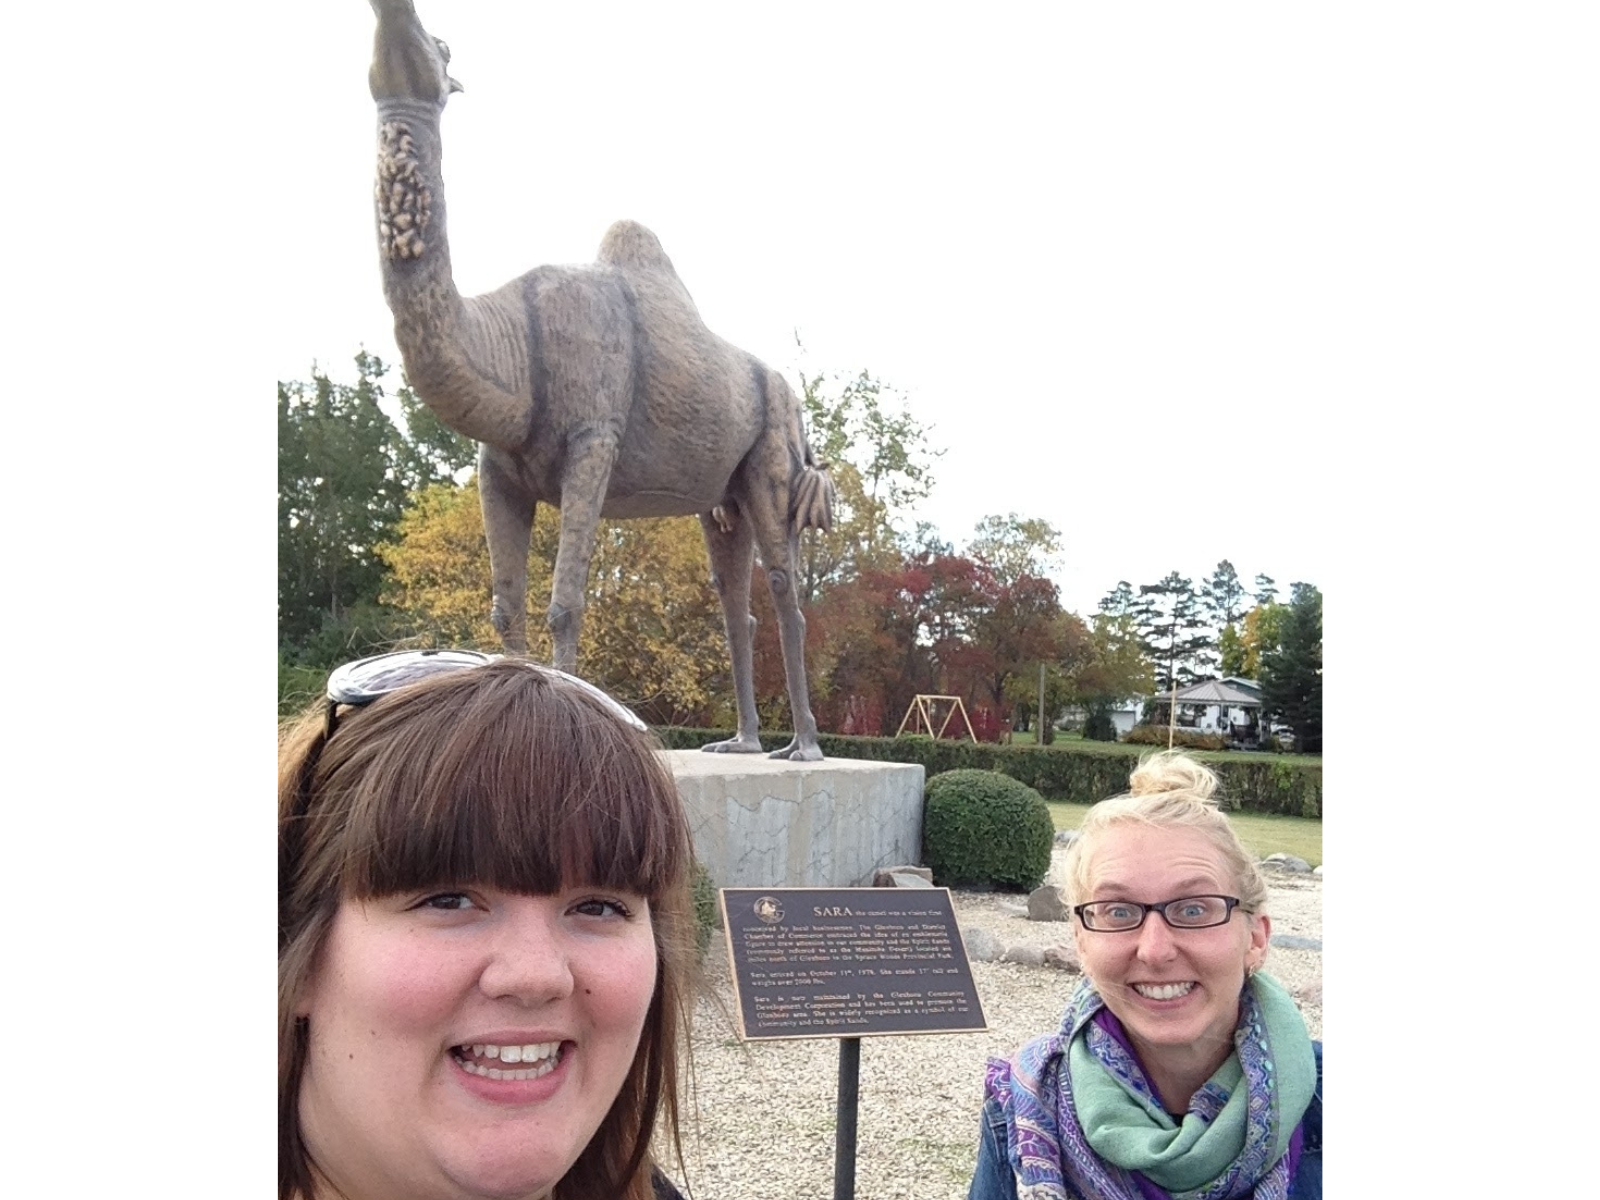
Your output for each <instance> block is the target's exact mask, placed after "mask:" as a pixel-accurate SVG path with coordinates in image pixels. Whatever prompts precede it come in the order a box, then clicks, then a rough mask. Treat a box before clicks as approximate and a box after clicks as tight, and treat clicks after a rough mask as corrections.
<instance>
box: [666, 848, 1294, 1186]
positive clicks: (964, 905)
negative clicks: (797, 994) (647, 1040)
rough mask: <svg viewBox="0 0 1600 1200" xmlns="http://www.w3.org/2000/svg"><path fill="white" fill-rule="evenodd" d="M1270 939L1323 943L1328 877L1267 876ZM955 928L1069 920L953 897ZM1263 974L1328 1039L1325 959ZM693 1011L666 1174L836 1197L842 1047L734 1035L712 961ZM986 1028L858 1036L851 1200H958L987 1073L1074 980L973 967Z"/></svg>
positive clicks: (1049, 1015) (1277, 966) (731, 1007)
mask: <svg viewBox="0 0 1600 1200" xmlns="http://www.w3.org/2000/svg"><path fill="white" fill-rule="evenodd" d="M1268 882H1269V884H1271V889H1272V891H1271V904H1270V907H1269V909H1268V911H1269V913H1270V914H1271V916H1272V921H1273V934H1274V935H1278V934H1295V935H1299V936H1302V937H1311V938H1317V939H1319V940H1320V939H1321V937H1322V882H1321V880H1320V879H1319V878H1316V877H1313V876H1283V875H1276V876H1269V877H1268ZM951 895H952V901H953V906H954V908H955V913H956V920H957V922H958V924H959V925H960V926H961V928H962V930H963V931H966V930H969V929H972V928H983V929H987V930H989V931H990V932H991V933H993V934H994V935H995V936H996V937H997V938H999V940H1000V941H1001V942H1002V943H1003V944H1005V945H1008V946H1012V945H1017V944H1027V945H1035V946H1038V947H1040V948H1044V947H1047V946H1051V945H1055V944H1057V943H1058V942H1061V941H1064V940H1066V939H1067V938H1068V937H1069V936H1070V935H1069V934H1068V928H1067V926H1066V925H1065V924H1064V923H1058V922H1043V921H1029V920H1028V919H1027V917H1026V911H1027V908H1026V904H1025V903H1024V902H1025V900H1026V897H1024V896H1018V895H997V894H983V893H974V892H961V891H956V892H952V893H951ZM1266 969H1267V971H1268V972H1269V973H1271V974H1272V975H1274V976H1275V977H1276V978H1277V979H1278V980H1279V982H1281V983H1282V984H1283V985H1284V986H1285V987H1287V988H1289V989H1290V991H1291V992H1293V993H1294V994H1295V995H1296V996H1297V997H1300V999H1301V1011H1302V1012H1303V1014H1304V1016H1305V1019H1306V1025H1307V1026H1308V1027H1309V1029H1310V1030H1311V1036H1312V1037H1314V1038H1320V1037H1321V1036H1322V1007H1321V974H1322V955H1321V953H1320V952H1319V951H1313V950H1290V949H1285V948H1282V947H1278V946H1274V947H1272V949H1271V950H1270V952H1269V953H1268V956H1267V965H1266ZM706 973H707V979H706V984H707V988H706V991H707V995H706V996H705V997H703V998H702V999H701V1001H700V1003H699V1005H698V1007H697V1009H696V1012H695V1033H694V1046H693V1052H694V1073H695V1085H696V1086H695V1095H694V1097H693V1098H692V1100H691V1106H690V1110H689V1111H688V1112H687V1113H686V1114H685V1128H684V1157H685V1159H686V1160H687V1170H686V1171H682V1172H680V1171H678V1170H677V1169H676V1164H674V1169H673V1170H672V1171H671V1172H670V1173H671V1174H672V1175H673V1176H674V1177H675V1178H676V1177H679V1176H680V1175H686V1176H687V1178H686V1179H680V1184H681V1185H682V1186H683V1191H684V1193H685V1195H686V1196H689V1197H690V1198H691V1200H799V1198H801V1197H816V1198H818V1200H825V1198H826V1197H830V1196H832V1195H833V1158H834V1106H835V1102H836V1099H837V1096H838V1085H839V1079H838V1073H839V1044H838V1042H837V1041H835V1040H833V1039H820V1038H819V1039H800V1040H794V1041H782V1042H752V1043H749V1044H745V1043H742V1042H740V1041H739V1040H738V1036H737V1033H736V1032H735V1030H736V1023H735V1021H734V1019H733V1016H732V1014H733V1013H734V1012H735V1011H736V1007H735V1003H734V996H733V988H732V983H731V981H730V979H729V973H728V964H727V961H726V955H725V954H724V953H719V952H718V951H717V948H716V946H715V944H713V951H712V953H711V954H710V955H709V956H708V957H707V960H706ZM972 975H973V980H974V982H975V983H976V984H977V989H978V996H979V998H980V999H981V1001H982V1002H983V1009H984V1016H985V1017H986V1018H987V1021H988V1025H989V1029H988V1032H986V1033H964V1034H934V1035H926V1036H917V1037H869V1038H863V1039H862V1040H861V1074H860V1103H859V1109H858V1117H857V1151H856V1188H855V1194H856V1196H857V1197H858V1200H898V1198H900V1197H917V1198H919V1200H965V1197H966V1194H967V1185H968V1183H969V1182H970V1181H971V1178H972V1168H973V1164H974V1162H975V1160H976V1156H977V1125H978V1109H979V1105H980V1101H981V1098H982V1097H981V1091H982V1080H983V1064H984V1060H985V1059H987V1058H988V1057H989V1056H991V1055H994V1056H998V1057H1006V1056H1008V1055H1010V1054H1011V1053H1012V1052H1013V1051H1014V1050H1015V1049H1016V1048H1017V1047H1018V1046H1020V1045H1021V1044H1022V1043H1023V1042H1025V1041H1027V1040H1028V1039H1030V1038H1033V1037H1036V1036H1038V1035H1039V1034H1041V1033H1047V1032H1049V1031H1050V1030H1052V1029H1054V1028H1055V1027H1056V1025H1057V1023H1058V1022H1059V1020H1060V1018H1061V1012H1062V1009H1063V1008H1064V1007H1065V1004H1066V1000H1067V996H1068V994H1069V993H1070V992H1071V990H1072V987H1073V984H1074V983H1075V982H1076V980H1077V976H1076V975H1072V974H1068V973H1066V972H1064V971H1060V970H1057V969H1055V968H1053V967H1032V966H1025V965H1022V964H1019V963H1009V962H996V963H981V962H980V963H973V964H972Z"/></svg>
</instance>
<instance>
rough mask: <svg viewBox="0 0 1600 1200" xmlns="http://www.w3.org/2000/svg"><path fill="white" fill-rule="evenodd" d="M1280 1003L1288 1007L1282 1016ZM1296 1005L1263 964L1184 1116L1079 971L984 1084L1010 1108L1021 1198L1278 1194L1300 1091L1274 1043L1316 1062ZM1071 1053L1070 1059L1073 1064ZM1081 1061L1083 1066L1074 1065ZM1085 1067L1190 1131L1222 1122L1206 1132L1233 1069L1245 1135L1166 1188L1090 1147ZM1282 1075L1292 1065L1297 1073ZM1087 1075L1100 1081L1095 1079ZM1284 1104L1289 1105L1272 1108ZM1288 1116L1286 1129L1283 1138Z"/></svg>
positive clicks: (1227, 1198) (1181, 1199) (1296, 1134)
mask: <svg viewBox="0 0 1600 1200" xmlns="http://www.w3.org/2000/svg"><path fill="white" fill-rule="evenodd" d="M1263 1001H1265V1002H1266V1003H1265V1005H1263V1003H1262V1002H1263ZM1284 1004H1287V1005H1288V1006H1289V1008H1290V1010H1291V1013H1290V1014H1283V1005H1284ZM1263 1007H1265V1008H1267V1009H1268V1010H1271V1011H1273V1012H1274V1013H1275V1014H1278V1015H1275V1016H1274V1019H1273V1020H1272V1021H1271V1023H1270V1024H1271V1025H1272V1026H1274V1027H1276V1028H1273V1029H1272V1030H1271V1032H1272V1033H1274V1034H1276V1035H1277V1036H1276V1037H1269V1030H1268V1028H1267V1024H1266V1023H1265V1022H1264V1020H1263ZM1292 1009H1293V1001H1292V1000H1289V999H1288V997H1287V995H1286V994H1285V993H1283V990H1282V988H1281V987H1279V985H1278V984H1277V983H1276V982H1274V981H1273V980H1271V979H1270V978H1268V977H1266V976H1263V975H1259V974H1258V975H1257V976H1255V978H1254V979H1253V980H1251V982H1250V983H1249V984H1248V985H1247V986H1246V987H1245V989H1244V991H1243V992H1242V993H1241V994H1240V1004H1239V1024H1238V1027H1237V1028H1236V1030H1235V1033H1234V1054H1233V1056H1232V1057H1231V1058H1230V1060H1229V1063H1228V1064H1225V1066H1224V1068H1223V1069H1222V1070H1219V1071H1218V1072H1217V1074H1216V1075H1214V1076H1213V1077H1212V1078H1211V1079H1210V1080H1208V1081H1207V1082H1206V1084H1205V1085H1203V1086H1202V1087H1201V1088H1200V1090H1199V1091H1197V1092H1196V1093H1195V1095H1194V1097H1193V1099H1192V1100H1191V1101H1190V1104H1189V1111H1188V1112H1187V1113H1186V1114H1184V1116H1183V1117H1182V1118H1181V1122H1182V1124H1181V1126H1180V1125H1176V1124H1173V1122H1172V1118H1169V1117H1166V1115H1165V1113H1164V1112H1163V1111H1162V1110H1161V1106H1160V1100H1159V1098H1158V1097H1157V1096H1156V1093H1155V1089H1154V1087H1153V1086H1152V1085H1151V1083H1150V1081H1149V1079H1148V1078H1147V1076H1146V1074H1145V1071H1144V1068H1143V1066H1142V1064H1141V1063H1140V1062H1139V1058H1138V1055H1137V1054H1135V1053H1134V1050H1133V1046H1132V1044H1131V1043H1130V1042H1129V1041H1128V1038H1127V1035H1126V1033H1125V1032H1124V1030H1123V1028H1122V1026H1121V1023H1120V1022H1118V1021H1117V1019H1116V1017H1115V1016H1113V1015H1112V1013H1111V1010H1110V1009H1108V1008H1107V1007H1106V1006H1105V1001H1104V1000H1103V999H1102V998H1101V996H1100V994H1099V992H1097V991H1096V990H1095V989H1094V985H1093V984H1091V983H1090V982H1089V980H1088V979H1087V978H1085V979H1084V980H1083V981H1082V982H1081V983H1080V984H1079V986H1078V988H1077V990H1076V991H1075V992H1074V993H1073V996H1072V999H1071V1001H1070V1002H1069V1003H1068V1005H1067V1011H1066V1014H1065V1016H1064V1018H1063V1020H1062V1024H1061V1028H1060V1030H1058V1031H1057V1032H1056V1033H1054V1034H1051V1035H1049V1036H1047V1037H1043V1038H1038V1039H1036V1040H1034V1041H1032V1042H1029V1043H1028V1044H1027V1045H1026V1046H1024V1047H1023V1048H1022V1049H1021V1050H1020V1051H1019V1052H1018V1054H1017V1056H1016V1058H1015V1059H1014V1060H1013V1061H1011V1062H1004V1061H1001V1060H999V1059H990V1060H989V1065H988V1069H987V1071H986V1072H985V1077H984V1094H985V1096H986V1097H992V1098H994V1099H995V1100H996V1101H998V1102H999V1104H1000V1105H1001V1108H1002V1110H1003V1111H1004V1113H1005V1115H1006V1151H1007V1157H1008V1158H1009V1159H1010V1162H1011V1168H1012V1170H1013V1172H1014V1173H1015V1175H1016V1180H1017V1196H1018V1197H1019V1200H1072V1198H1073V1197H1078V1196H1084V1197H1093V1198H1094V1200H1247V1198H1248V1200H1284V1198H1285V1197H1287V1195H1288V1192H1289V1185H1290V1182H1291V1181H1292V1180H1293V1178H1294V1170H1295V1166H1296V1165H1297V1162H1298V1160H1299V1157H1300V1142H1301V1135H1300V1131H1299V1129H1298V1125H1299V1123H1300V1118H1301V1117H1302V1116H1303V1115H1304V1112H1305V1103H1303V1102H1301V1100H1300V1099H1299V1096H1298V1094H1296V1095H1294V1096H1288V1095H1284V1094H1283V1089H1280V1088H1278V1087H1277V1080H1276V1079H1275V1077H1274V1076H1275V1067H1274V1063H1273V1051H1274V1050H1276V1051H1277V1052H1279V1053H1280V1054H1285V1055H1287V1056H1288V1057H1290V1058H1297V1057H1298V1056H1299V1055H1300V1052H1301V1050H1302V1049H1303V1051H1304V1057H1305V1058H1307V1059H1308V1060H1311V1061H1312V1064H1313V1066H1312V1070H1313V1071H1314V1070H1315V1066H1314V1059H1313V1058H1312V1055H1311V1044H1310V1038H1309V1037H1308V1036H1307V1035H1306V1033H1305V1027H1304V1024H1303V1023H1302V1022H1300V1021H1299V1016H1298V1012H1293V1011H1292ZM1286 1015H1287V1016H1288V1018H1289V1019H1285V1016H1286ZM1074 1043H1076V1044H1077V1045H1076V1052H1075V1047H1074ZM1302 1043H1303V1046H1302ZM1074 1058H1075V1059H1077V1060H1078V1063H1077V1064H1074V1065H1072V1066H1069V1060H1070V1059H1074ZM1084 1063H1087V1068H1086V1067H1085V1066H1083V1065H1078V1064H1084ZM1234 1063H1237V1066H1234V1065H1233V1064H1234ZM1286 1065H1287V1064H1286ZM1299 1065H1300V1064H1298V1062H1296V1063H1295V1066H1296V1067H1298V1066H1299ZM1085 1069H1087V1070H1090V1071H1096V1072H1099V1071H1103V1072H1104V1073H1105V1075H1106V1076H1108V1077H1110V1078H1111V1079H1113V1080H1115V1081H1116V1083H1117V1085H1119V1086H1120V1087H1121V1088H1122V1089H1123V1090H1125V1091H1126V1092H1127V1093H1128V1094H1129V1095H1130V1096H1131V1097H1132V1098H1133V1100H1132V1103H1134V1104H1136V1105H1137V1104H1142V1105H1143V1107H1144V1108H1145V1109H1146V1110H1148V1111H1149V1112H1150V1113H1152V1114H1154V1115H1155V1119H1157V1120H1163V1119H1164V1120H1166V1121H1167V1122H1168V1124H1171V1125H1172V1127H1173V1129H1174V1130H1175V1131H1178V1130H1181V1132H1182V1134H1193V1135H1195V1136H1196V1137H1203V1136H1204V1135H1205V1134H1206V1133H1207V1132H1216V1133H1220V1129H1218V1130H1213V1122H1215V1121H1216V1120H1217V1117H1218V1116H1219V1114H1220V1113H1221V1112H1222V1109H1223V1107H1224V1106H1225V1105H1226V1104H1227V1103H1228V1100H1229V1098H1230V1095H1231V1092H1230V1090H1229V1088H1228V1087H1227V1086H1225V1085H1224V1084H1223V1083H1222V1082H1221V1080H1222V1079H1225V1078H1237V1079H1238V1081H1239V1082H1238V1084H1237V1087H1242V1088H1244V1089H1245V1090H1246V1097H1245V1099H1246V1101H1247V1103H1246V1104H1245V1105H1244V1106H1242V1107H1243V1111H1244V1114H1245V1116H1244V1119H1243V1121H1242V1122H1240V1121H1238V1120H1235V1122H1234V1124H1235V1125H1240V1126H1241V1127H1242V1143H1243V1144H1242V1145H1239V1144H1236V1143H1230V1146H1229V1149H1228V1154H1229V1155H1231V1157H1230V1158H1228V1159H1227V1160H1226V1161H1225V1162H1224V1164H1223V1167H1222V1169H1221V1171H1220V1173H1219V1174H1217V1175H1216V1176H1215V1177H1214V1178H1212V1179H1211V1180H1209V1181H1208V1182H1205V1183H1203V1184H1201V1185H1200V1186H1198V1187H1193V1188H1189V1189H1188V1190H1168V1189H1166V1188H1163V1187H1161V1186H1160V1185H1158V1184H1157V1183H1156V1182H1155V1181H1154V1180H1152V1179H1150V1178H1149V1177H1148V1176H1147V1175H1145V1174H1144V1173H1143V1172H1141V1171H1137V1170H1132V1169H1129V1168H1126V1167H1121V1166H1117V1165H1116V1164H1115V1163H1113V1162H1111V1161H1109V1160H1108V1159H1106V1158H1105V1157H1103V1156H1102V1155H1101V1154H1099V1153H1097V1152H1096V1151H1095V1149H1094V1148H1093V1147H1092V1146H1091V1145H1090V1141H1089V1136H1088V1135H1087V1134H1086V1133H1085V1132H1084V1129H1083V1126H1082V1124H1081V1123H1080V1121H1079V1118H1078V1111H1077V1107H1076V1105H1075V1104H1074V1102H1073V1084H1072V1080H1073V1072H1074V1070H1077V1071H1083V1070H1085ZM1290 1073H1291V1074H1296V1075H1298V1074H1299V1071H1298V1070H1293V1071H1291V1072H1290ZM1093 1082H1094V1083H1096V1084H1097V1085H1099V1086H1101V1087H1103V1086H1104V1083H1103V1080H1101V1079H1098V1078H1096V1079H1094V1080H1093ZM1235 1090H1237V1089H1235ZM1306 1101H1307V1102H1308V1101H1309V1095H1307V1097H1306ZM1285 1103H1287V1106H1288V1110H1287V1111H1280V1108H1281V1106H1282V1105H1284V1104H1285ZM1236 1111H1237V1109H1236ZM1286 1122H1287V1123H1290V1124H1289V1128H1290V1129H1291V1130H1292V1136H1290V1137H1288V1138H1287V1141H1286V1139H1285V1137H1284V1129H1283V1124H1284V1123H1286Z"/></svg>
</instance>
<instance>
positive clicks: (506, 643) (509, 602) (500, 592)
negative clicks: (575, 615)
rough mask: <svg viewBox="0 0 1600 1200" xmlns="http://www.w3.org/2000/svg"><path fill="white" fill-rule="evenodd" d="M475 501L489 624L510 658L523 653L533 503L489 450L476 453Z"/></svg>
mask: <svg viewBox="0 0 1600 1200" xmlns="http://www.w3.org/2000/svg"><path fill="white" fill-rule="evenodd" d="M478 499H479V500H480V502H481V503H482V505H483V531H484V534H485V535H486V537H487V539H488V542H489V573H490V575H492V576H493V578H494V600H493V604H492V606H491V607H490V609H489V620H490V621H491V622H492V623H493V624H494V628H495V632H496V633H498V634H499V635H500V644H501V646H502V647H504V648H505V650H506V651H507V652H508V653H510V654H526V653H527V651H528V543H529V540H530V539H531V538H532V536H533V514H534V509H535V507H536V505H535V502H534V499H533V497H532V496H530V495H529V494H528V493H527V491H526V490H525V489H523V488H522V486H521V485H520V484H518V483H517V482H516V480H515V479H514V478H513V477H512V476H511V474H510V473H509V472H507V471H506V470H505V469H504V468H503V467H501V466H500V465H499V464H497V463H496V462H495V461H494V460H493V458H492V457H491V456H490V454H489V453H488V447H481V448H480V449H479V451H478Z"/></svg>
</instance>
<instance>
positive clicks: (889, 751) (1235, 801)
mask: <svg viewBox="0 0 1600 1200" xmlns="http://www.w3.org/2000/svg"><path fill="white" fill-rule="evenodd" d="M655 732H656V734H657V735H658V736H659V737H660V738H661V743H662V745H664V746H665V747H666V748H667V749H669V750H695V749H698V748H699V747H701V746H704V745H705V744H706V743H707V742H720V741H723V740H724V739H726V738H730V737H732V736H733V731H732V730H729V729H686V728H682V727H678V726H662V727H657V729H656V731H655ZM792 736H793V735H792V734H788V733H783V732H773V733H763V734H762V735H761V745H762V747H763V748H764V749H767V750H777V749H780V748H782V747H784V746H787V745H788V744H789V740H790V738H791V737H792ZM818 741H819V742H820V743H821V745H822V752H823V753H824V754H826V755H828V757H830V758H859V759H867V760H869V761H875V762H905V763H921V764H922V766H923V769H924V770H925V771H926V772H927V775H928V778H930V779H931V778H932V777H933V776H935V775H939V774H942V773H943V772H945V771H955V770H961V769H963V768H966V769H971V770H978V771H999V772H1001V773H1002V774H1005V775H1009V776H1011V778H1013V779H1019V780H1021V781H1022V782H1023V783H1025V784H1027V785H1028V786H1029V787H1031V788H1033V789H1034V790H1036V791H1037V792H1039V793H1040V794H1041V795H1042V796H1044V797H1046V798H1047V799H1050V800H1067V801H1070V802H1071V803H1073V804H1094V803H1097V802H1098V801H1101V800H1104V799H1105V798H1106V797H1107V796H1115V795H1118V794H1119V793H1121V792H1125V791H1127V790H1128V777H1129V776H1130V775H1131V774H1132V773H1133V768H1134V767H1135V766H1137V765H1138V761H1139V756H1138V754H1137V753H1133V752H1131V751H1130V750H1129V749H1127V748H1125V747H1123V746H1121V745H1119V744H1116V743H1104V742H1077V743H1071V742H1069V743H1066V744H1065V745H1061V744H1058V745H1055V746H1048V747H1043V748H1041V747H1038V746H997V745H993V744H991V743H988V742H982V743H978V742H968V741H959V742H958V741H954V740H948V739H941V740H938V741H935V740H934V739H932V738H927V737H915V738H913V737H902V738H870V737H844V736H842V735H840V734H832V733H824V734H821V735H820V736H819V738H818ZM1163 744H1165V743H1163ZM1195 757H1196V758H1198V759H1200V760H1201V761H1202V762H1204V763H1205V764H1206V766H1208V767H1210V768H1211V769H1212V770H1213V771H1215V772H1216V773H1217V776H1218V778H1220V779H1221V780H1222V796H1223V804H1224V806H1232V807H1235V808H1240V809H1244V810H1245V811H1247V812H1261V813H1280V814H1283V815H1286V816H1291V817H1313V818H1320V817H1321V816H1322V763H1321V762H1320V761H1306V762H1294V761H1287V760H1285V759H1281V758H1273V757H1271V756H1267V755H1262V756H1257V755H1253V754H1251V755H1246V754H1229V755H1226V756H1219V755H1215V754H1208V753H1204V752H1202V753H1198V754H1196V755H1195Z"/></svg>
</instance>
